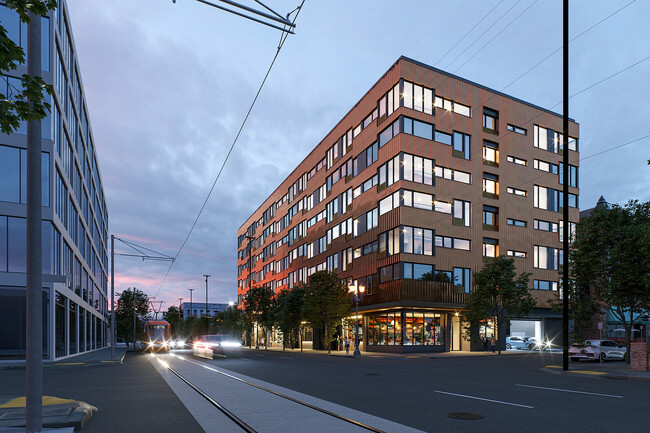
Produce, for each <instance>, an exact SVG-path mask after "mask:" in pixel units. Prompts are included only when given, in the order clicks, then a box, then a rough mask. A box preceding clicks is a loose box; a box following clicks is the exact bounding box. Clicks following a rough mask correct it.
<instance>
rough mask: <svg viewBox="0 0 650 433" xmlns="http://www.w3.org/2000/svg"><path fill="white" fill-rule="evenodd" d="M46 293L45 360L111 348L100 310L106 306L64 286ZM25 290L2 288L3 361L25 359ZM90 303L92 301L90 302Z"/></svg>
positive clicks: (0, 347) (0, 339) (0, 341)
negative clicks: (108, 346) (99, 308)
mask: <svg viewBox="0 0 650 433" xmlns="http://www.w3.org/2000/svg"><path fill="white" fill-rule="evenodd" d="M45 286H46V287H43V290H42V305H43V306H42V312H43V313H42V316H41V317H40V320H41V323H42V333H43V359H44V360H51V361H54V360H57V359H63V358H66V357H68V356H72V355H76V354H79V353H84V352H89V351H93V350H97V349H101V348H103V347H106V346H107V345H108V327H107V323H106V318H105V316H104V314H102V313H101V312H100V311H99V310H98V309H97V308H95V305H97V306H98V307H100V306H102V305H104V304H105V303H103V302H100V300H99V299H98V300H97V302H96V303H95V302H94V300H92V299H89V298H86V299H87V300H84V298H83V293H82V292H80V294H77V293H75V292H74V291H73V290H71V289H70V288H68V287H67V285H66V284H62V283H50V284H46V285H45ZM25 294H26V291H25V287H24V286H23V287H20V286H9V285H0V362H1V361H2V360H21V359H25V353H26V297H25ZM89 301H90V302H89Z"/></svg>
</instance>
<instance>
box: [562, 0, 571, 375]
mask: <svg viewBox="0 0 650 433" xmlns="http://www.w3.org/2000/svg"><path fill="white" fill-rule="evenodd" d="M562 10H563V13H562V15H563V19H562V21H563V25H562V28H563V31H562V47H563V50H562V102H563V103H562V129H563V131H562V133H563V134H564V137H563V140H562V141H563V143H562V144H563V145H564V149H563V150H564V153H563V154H562V165H564V171H563V172H562V183H563V185H562V187H563V188H562V203H563V205H564V208H563V209H562V219H563V220H564V226H563V228H562V236H564V242H563V243H562V249H563V252H564V254H563V260H562V266H563V269H562V370H564V371H569V291H568V290H567V288H568V286H569V0H563V5H562Z"/></svg>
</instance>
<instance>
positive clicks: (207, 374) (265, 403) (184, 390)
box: [147, 354, 421, 433]
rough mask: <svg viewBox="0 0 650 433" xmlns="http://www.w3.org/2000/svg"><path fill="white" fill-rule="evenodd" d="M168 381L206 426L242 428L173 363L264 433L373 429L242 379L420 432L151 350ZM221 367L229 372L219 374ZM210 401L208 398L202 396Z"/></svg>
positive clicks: (377, 424) (372, 422)
mask: <svg viewBox="0 0 650 433" xmlns="http://www.w3.org/2000/svg"><path fill="white" fill-rule="evenodd" d="M147 358H148V359H149V360H150V362H151V363H152V364H153V365H154V367H155V368H156V369H157V370H158V372H159V373H160V374H161V376H162V377H163V378H164V379H165V381H167V383H168V384H169V386H170V387H171V388H172V389H173V390H174V392H176V394H177V396H178V397H179V398H180V399H181V401H183V403H184V404H185V406H186V407H187V408H188V410H189V411H190V412H191V413H192V414H193V415H194V417H195V418H196V419H197V421H198V422H199V424H201V426H202V427H203V429H204V430H205V431H206V432H219V433H221V432H226V433H228V432H239V431H241V429H240V428H239V427H238V426H236V424H235V423H234V422H232V421H230V420H229V419H228V418H226V416H225V415H224V414H222V413H221V412H219V411H218V410H217V409H216V408H214V407H213V406H212V405H209V404H208V405H207V406H206V404H205V403H202V402H201V401H198V399H197V398H196V396H198V395H199V394H198V393H196V391H192V392H191V393H188V389H190V388H189V387H188V385H187V384H185V383H184V382H182V381H181V380H180V379H179V378H178V377H177V376H175V375H174V374H173V373H172V372H171V371H170V370H169V368H168V367H171V368H173V369H174V370H175V371H177V372H178V373H179V374H181V375H182V376H183V377H185V378H186V379H187V380H188V381H190V382H192V383H194V384H195V385H197V386H198V387H200V389H201V390H202V391H203V392H205V393H207V394H209V395H210V396H211V397H212V398H214V399H215V400H217V401H218V402H219V403H220V404H222V405H224V406H225V407H226V408H227V409H229V410H230V411H232V412H233V413H234V414H235V415H236V416H237V417H239V418H241V419H242V420H244V421H245V422H246V423H247V424H248V425H250V426H251V427H252V428H254V429H255V430H256V431H258V432H260V433H265V432H268V433H277V432H285V433H294V432H295V433H303V432H307V431H308V432H314V433H318V432H323V433H330V432H331V433H338V432H340V433H356V432H364V431H368V430H366V429H364V428H362V427H359V426H358V425H354V424H352V423H350V422H346V421H343V420H341V419H337V418H335V417H332V416H330V415H327V414H325V413H321V412H318V411H315V410H314V409H311V408H309V407H306V406H303V405H300V404H298V403H296V402H294V401H290V400H287V399H285V398H283V397H280V396H278V395H276V394H273V393H270V392H268V391H264V390H261V389H259V388H256V387H253V386H250V385H248V384H245V383H242V382H241V381H238V380H236V379H234V378H238V379H242V380H244V381H246V382H250V383H253V384H255V385H257V386H260V387H263V388H266V389H268V390H271V391H274V392H276V393H279V394H283V395H287V396H289V397H291V398H293V399H296V400H300V401H303V402H306V403H308V404H310V405H313V406H316V407H319V408H322V409H325V410H327V411H329V412H332V413H335V414H338V415H340V416H342V417H345V418H348V419H350V420H354V421H356V422H360V423H362V424H365V425H369V426H371V427H374V428H376V429H379V430H381V431H385V432H396V433H418V432H421V430H416V429H413V428H411V427H407V426H404V425H401V424H398V423H395V422H392V421H389V420H386V419H383V418H380V417H377V416H372V415H369V414H366V413H363V412H360V411H357V410H354V409H351V408H348V407H345V406H341V405H337V404H334V403H331V402H328V401H325V400H321V399H318V398H315V397H312V396H310V395H306V394H303V393H300V392H296V391H293V390H290V389H288V388H284V387H281V386H277V385H274V384H271V383H268V382H264V381H261V380H258V379H254V378H251V377H248V376H245V375H241V374H238V373H235V372H232V371H229V370H226V369H224V368H215V367H214V366H212V365H210V364H208V363H205V362H202V361H201V360H197V359H195V358H192V357H187V356H179V355H173V354H172V355H155V356H147ZM218 372H222V373H225V375H224V374H220V373H218ZM201 399H202V400H204V401H205V399H203V398H201Z"/></svg>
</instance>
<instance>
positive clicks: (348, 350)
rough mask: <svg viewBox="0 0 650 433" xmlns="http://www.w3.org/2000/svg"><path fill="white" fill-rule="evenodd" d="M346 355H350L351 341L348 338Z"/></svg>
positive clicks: (346, 338)
mask: <svg viewBox="0 0 650 433" xmlns="http://www.w3.org/2000/svg"><path fill="white" fill-rule="evenodd" d="M345 354H346V355H349V354H350V339H349V338H348V337H345Z"/></svg>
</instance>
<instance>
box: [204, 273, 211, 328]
mask: <svg viewBox="0 0 650 433" xmlns="http://www.w3.org/2000/svg"><path fill="white" fill-rule="evenodd" d="M203 276H204V277H205V315H206V319H205V335H208V326H209V321H210V315H209V314H208V278H210V275H209V274H203Z"/></svg>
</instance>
